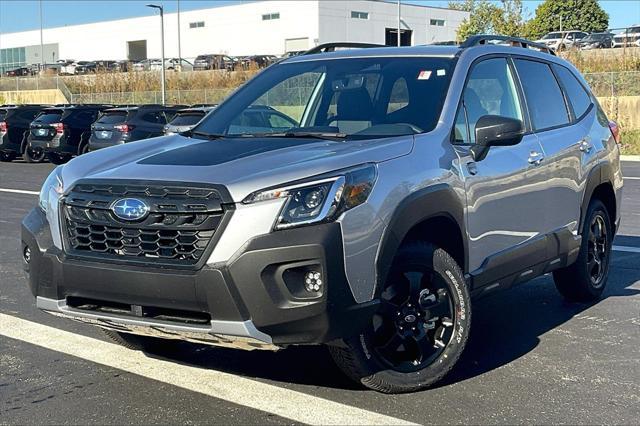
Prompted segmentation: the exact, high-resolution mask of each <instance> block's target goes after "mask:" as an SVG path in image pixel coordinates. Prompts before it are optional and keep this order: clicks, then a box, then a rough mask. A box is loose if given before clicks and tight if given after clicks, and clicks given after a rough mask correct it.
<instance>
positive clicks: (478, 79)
mask: <svg viewBox="0 0 640 426" xmlns="http://www.w3.org/2000/svg"><path fill="white" fill-rule="evenodd" d="M463 106H464V107H463V108H460V109H459V111H458V117H456V124H455V138H456V141H458V142H465V143H475V128H476V123H477V122H478V120H479V119H480V117H482V116H483V115H499V116H503V117H509V118H515V119H518V120H522V108H521V106H520V99H519V98H518V92H517V90H516V85H515V80H514V78H513V75H512V74H511V70H510V68H509V64H508V63H507V60H506V59H504V58H495V59H488V60H485V61H482V62H480V63H478V64H477V65H475V66H474V67H473V69H472V70H471V74H470V75H469V80H468V81H467V87H465V89H464V92H463ZM465 115H466V120H467V122H468V126H469V132H468V137H469V139H470V140H467V131H466V129H464V127H465V124H464V123H465Z"/></svg>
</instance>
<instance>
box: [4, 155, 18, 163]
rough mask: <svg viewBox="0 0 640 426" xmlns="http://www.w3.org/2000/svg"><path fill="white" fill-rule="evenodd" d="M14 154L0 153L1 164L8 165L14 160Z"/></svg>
mask: <svg viewBox="0 0 640 426" xmlns="http://www.w3.org/2000/svg"><path fill="white" fill-rule="evenodd" d="M15 158H16V153H15V152H0V161H2V162H3V163H8V162H10V161H13V160H15Z"/></svg>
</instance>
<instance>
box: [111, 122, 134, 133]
mask: <svg viewBox="0 0 640 426" xmlns="http://www.w3.org/2000/svg"><path fill="white" fill-rule="evenodd" d="M113 127H114V128H115V129H116V130H118V131H120V132H122V133H129V132H130V131H132V130H133V126H132V125H130V124H117V125H115V126H113Z"/></svg>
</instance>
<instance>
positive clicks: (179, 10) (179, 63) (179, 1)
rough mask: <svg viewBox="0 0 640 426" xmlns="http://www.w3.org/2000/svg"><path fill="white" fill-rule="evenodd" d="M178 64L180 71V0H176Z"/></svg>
mask: <svg viewBox="0 0 640 426" xmlns="http://www.w3.org/2000/svg"><path fill="white" fill-rule="evenodd" d="M178 66H179V67H180V71H182V46H181V45H180V0H178Z"/></svg>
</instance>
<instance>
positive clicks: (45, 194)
mask: <svg viewBox="0 0 640 426" xmlns="http://www.w3.org/2000/svg"><path fill="white" fill-rule="evenodd" d="M62 167H63V166H58V167H56V168H55V169H53V171H52V172H51V173H50V174H49V176H48V177H47V179H46V180H45V181H44V184H42V189H41V190H40V199H39V202H38V204H39V205H40V208H41V209H42V210H44V211H45V212H46V211H47V209H48V207H49V192H50V191H51V190H52V189H53V190H54V191H55V193H56V194H58V197H59V196H60V195H62V193H63V192H64V185H63V183H62Z"/></svg>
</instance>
